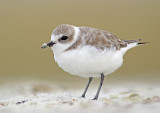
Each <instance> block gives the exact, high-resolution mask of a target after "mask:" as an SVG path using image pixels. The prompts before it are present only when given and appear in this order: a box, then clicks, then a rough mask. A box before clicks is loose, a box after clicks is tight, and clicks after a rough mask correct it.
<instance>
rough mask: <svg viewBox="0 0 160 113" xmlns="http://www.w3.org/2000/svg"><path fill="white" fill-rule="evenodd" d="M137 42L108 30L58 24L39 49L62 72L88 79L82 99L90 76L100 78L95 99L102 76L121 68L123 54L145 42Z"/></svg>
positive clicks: (95, 98) (101, 82) (90, 78)
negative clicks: (51, 55) (46, 50)
mask: <svg viewBox="0 0 160 113" xmlns="http://www.w3.org/2000/svg"><path fill="white" fill-rule="evenodd" d="M139 41H140V39H138V40H121V39H119V38H117V37H116V36H115V35H113V34H112V33H110V32H108V31H104V30H100V29H95V28H91V27H76V26H73V25H68V24H62V25H59V26H58V27H56V28H55V29H54V30H53V33H52V35H51V40H50V42H49V43H44V44H43V45H42V47H41V48H46V47H51V49H52V50H53V53H54V59H55V61H56V62H57V64H58V65H59V67H61V68H62V69H63V70H64V71H66V72H68V73H70V74H72V75H78V76H81V77H85V78H89V81H88V84H87V86H86V88H85V90H84V92H83V94H82V97H85V94H86V92H87V89H88V87H89V85H90V83H91V81H92V79H93V77H95V78H99V77H100V78H101V81H100V85H99V88H98V91H97V93H96V95H95V97H94V98H93V100H97V99H98V96H99V92H100V89H101V86H102V84H103V80H104V77H105V76H106V75H108V74H110V73H112V72H114V71H115V70H117V69H118V68H119V67H121V65H122V63H123V55H124V54H125V53H126V51H127V50H129V49H131V48H133V47H136V46H138V45H141V44H145V43H147V42H139Z"/></svg>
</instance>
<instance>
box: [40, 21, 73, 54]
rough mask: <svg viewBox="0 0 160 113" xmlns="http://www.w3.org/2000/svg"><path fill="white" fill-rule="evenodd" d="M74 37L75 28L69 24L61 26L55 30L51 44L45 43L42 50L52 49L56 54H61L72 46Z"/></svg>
mask: <svg viewBox="0 0 160 113" xmlns="http://www.w3.org/2000/svg"><path fill="white" fill-rule="evenodd" d="M74 35H75V26H73V25H68V24H62V25H59V26H58V27H56V28H55V29H54V30H53V32H52V34H51V40H50V42H48V43H45V44H44V45H42V47H41V48H46V47H51V49H52V50H53V52H54V53H61V52H63V51H64V50H66V49H67V48H68V47H70V46H71V45H72V43H73V41H74Z"/></svg>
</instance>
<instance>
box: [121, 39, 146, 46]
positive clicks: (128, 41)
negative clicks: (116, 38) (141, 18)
mask: <svg viewBox="0 0 160 113" xmlns="http://www.w3.org/2000/svg"><path fill="white" fill-rule="evenodd" d="M141 40H142V39H137V40H123V41H125V42H126V43H127V44H130V43H135V42H138V43H137V45H143V44H147V43H149V42H139V41H141Z"/></svg>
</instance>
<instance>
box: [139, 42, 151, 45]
mask: <svg viewBox="0 0 160 113" xmlns="http://www.w3.org/2000/svg"><path fill="white" fill-rule="evenodd" d="M147 43H150V42H138V44H137V45H143V44H147Z"/></svg>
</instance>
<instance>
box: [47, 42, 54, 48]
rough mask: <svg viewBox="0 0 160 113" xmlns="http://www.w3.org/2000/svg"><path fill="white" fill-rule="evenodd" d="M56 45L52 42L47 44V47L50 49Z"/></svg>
mask: <svg viewBox="0 0 160 113" xmlns="http://www.w3.org/2000/svg"><path fill="white" fill-rule="evenodd" d="M54 44H55V43H54V42H52V41H51V42H49V43H47V46H48V47H52V46H53V45H54Z"/></svg>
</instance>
